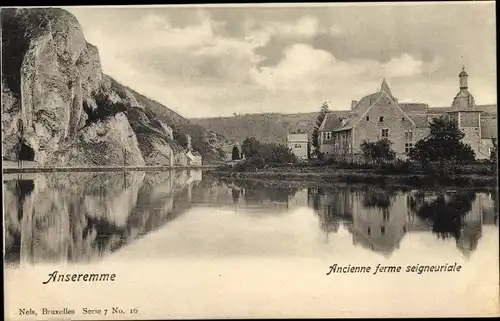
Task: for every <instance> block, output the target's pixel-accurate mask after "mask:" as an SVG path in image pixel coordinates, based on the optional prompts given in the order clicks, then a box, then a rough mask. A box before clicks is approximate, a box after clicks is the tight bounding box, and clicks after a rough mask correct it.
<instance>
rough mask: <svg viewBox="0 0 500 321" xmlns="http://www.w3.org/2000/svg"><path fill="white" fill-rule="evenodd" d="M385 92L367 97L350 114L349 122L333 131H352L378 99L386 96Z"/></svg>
mask: <svg viewBox="0 0 500 321" xmlns="http://www.w3.org/2000/svg"><path fill="white" fill-rule="evenodd" d="M384 94H385V93H384V92H378V93H373V94H370V95H367V96H365V97H363V98H361V100H360V101H359V102H358V103H357V104H356V106H355V107H354V109H353V110H352V112H351V113H350V116H349V118H347V121H346V122H344V124H339V125H340V126H337V127H336V128H334V129H333V130H332V131H343V130H348V129H351V128H352V127H353V126H354V124H356V123H357V122H358V121H359V120H360V119H361V117H363V115H364V114H365V113H366V112H367V111H368V109H370V107H371V106H372V105H373V104H375V102H376V101H377V99H379V98H380V97H381V96H382V95H384Z"/></svg>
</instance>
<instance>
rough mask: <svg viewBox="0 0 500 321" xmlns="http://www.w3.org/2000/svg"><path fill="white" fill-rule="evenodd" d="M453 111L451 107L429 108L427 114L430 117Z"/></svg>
mask: <svg viewBox="0 0 500 321" xmlns="http://www.w3.org/2000/svg"><path fill="white" fill-rule="evenodd" d="M450 110H451V107H429V109H427V110H426V111H425V113H426V114H428V115H429V114H430V115H439V114H444V113H447V112H449V111H450Z"/></svg>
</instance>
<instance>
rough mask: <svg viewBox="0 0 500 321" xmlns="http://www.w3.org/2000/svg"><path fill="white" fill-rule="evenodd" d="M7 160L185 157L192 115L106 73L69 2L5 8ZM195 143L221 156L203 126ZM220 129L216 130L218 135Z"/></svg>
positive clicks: (80, 162) (179, 160)
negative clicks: (60, 5) (45, 6)
mask: <svg viewBox="0 0 500 321" xmlns="http://www.w3.org/2000/svg"><path fill="white" fill-rule="evenodd" d="M1 19H2V46H3V47H2V60H3V63H2V113H3V115H2V116H3V117H2V144H3V150H4V152H3V159H4V160H13V161H15V160H19V159H22V160H34V161H36V162H38V163H39V164H41V165H59V166H93V165H94V166H95V165H100V166H116V165H129V166H143V165H171V164H176V165H185V164H186V163H187V158H186V149H185V142H184V139H185V135H186V134H190V135H191V131H192V130H191V129H192V128H190V127H189V126H197V125H191V124H190V122H189V120H187V119H185V118H183V117H181V116H180V115H178V114H177V113H175V112H173V111H171V110H169V109H168V108H167V107H165V106H163V105H161V104H159V103H157V102H154V101H152V100H150V99H148V98H147V97H144V96H142V95H140V94H139V93H136V92H135V91H133V90H132V89H130V88H128V87H125V86H123V85H121V84H119V83H118V82H116V81H115V80H113V79H112V78H111V77H109V76H107V75H105V74H103V72H102V69H101V64H100V59H99V52H98V49H97V48H96V47H95V46H93V45H91V44H89V43H87V42H86V40H85V36H84V34H83V31H82V28H81V26H80V24H79V23H78V21H77V20H76V18H75V17H74V16H73V15H72V14H70V13H69V12H67V11H65V10H62V9H53V8H49V9H2V11H1ZM193 135H194V136H195V137H198V138H199V139H197V141H198V144H197V145H193V147H194V148H195V149H198V150H199V151H200V153H201V154H202V155H203V156H204V158H205V159H209V160H211V159H218V158H219V157H220V154H221V153H220V152H219V149H220V148H219V147H220V146H218V144H219V143H218V141H216V142H213V141H210V139H209V138H210V137H211V136H212V135H213V134H211V133H209V132H207V131H206V130H205V129H203V128H201V127H199V128H198V127H197V128H196V130H195V132H194V134H193ZM216 136H217V135H216Z"/></svg>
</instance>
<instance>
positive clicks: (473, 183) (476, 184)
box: [208, 168, 498, 189]
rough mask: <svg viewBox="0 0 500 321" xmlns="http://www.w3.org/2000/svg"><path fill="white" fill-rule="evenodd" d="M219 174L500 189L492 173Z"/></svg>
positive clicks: (318, 171)
mask: <svg viewBox="0 0 500 321" xmlns="http://www.w3.org/2000/svg"><path fill="white" fill-rule="evenodd" d="M208 174H209V175H213V176H216V177H225V178H234V179H252V180H274V181H283V182H290V183H291V182H301V183H304V182H313V183H318V182H320V183H332V184H338V183H346V184H373V185H385V186H412V187H419V188H422V187H432V188H436V187H447V188H450V187H452V188H453V187H472V188H493V189H494V188H497V185H498V183H497V177H496V176H492V175H477V174H457V175H450V176H444V177H437V176H430V175H424V174H379V173H374V172H373V171H369V170H349V169H329V168H313V169H282V168H269V169H263V170H258V171H254V172H231V171H225V170H219V169H215V170H213V171H211V172H210V173H208Z"/></svg>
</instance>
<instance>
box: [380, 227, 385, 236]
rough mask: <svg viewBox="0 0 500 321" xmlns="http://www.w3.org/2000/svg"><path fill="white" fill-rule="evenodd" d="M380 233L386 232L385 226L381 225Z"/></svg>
mask: <svg viewBox="0 0 500 321" xmlns="http://www.w3.org/2000/svg"><path fill="white" fill-rule="evenodd" d="M380 233H382V235H384V234H385V226H381V227H380Z"/></svg>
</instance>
